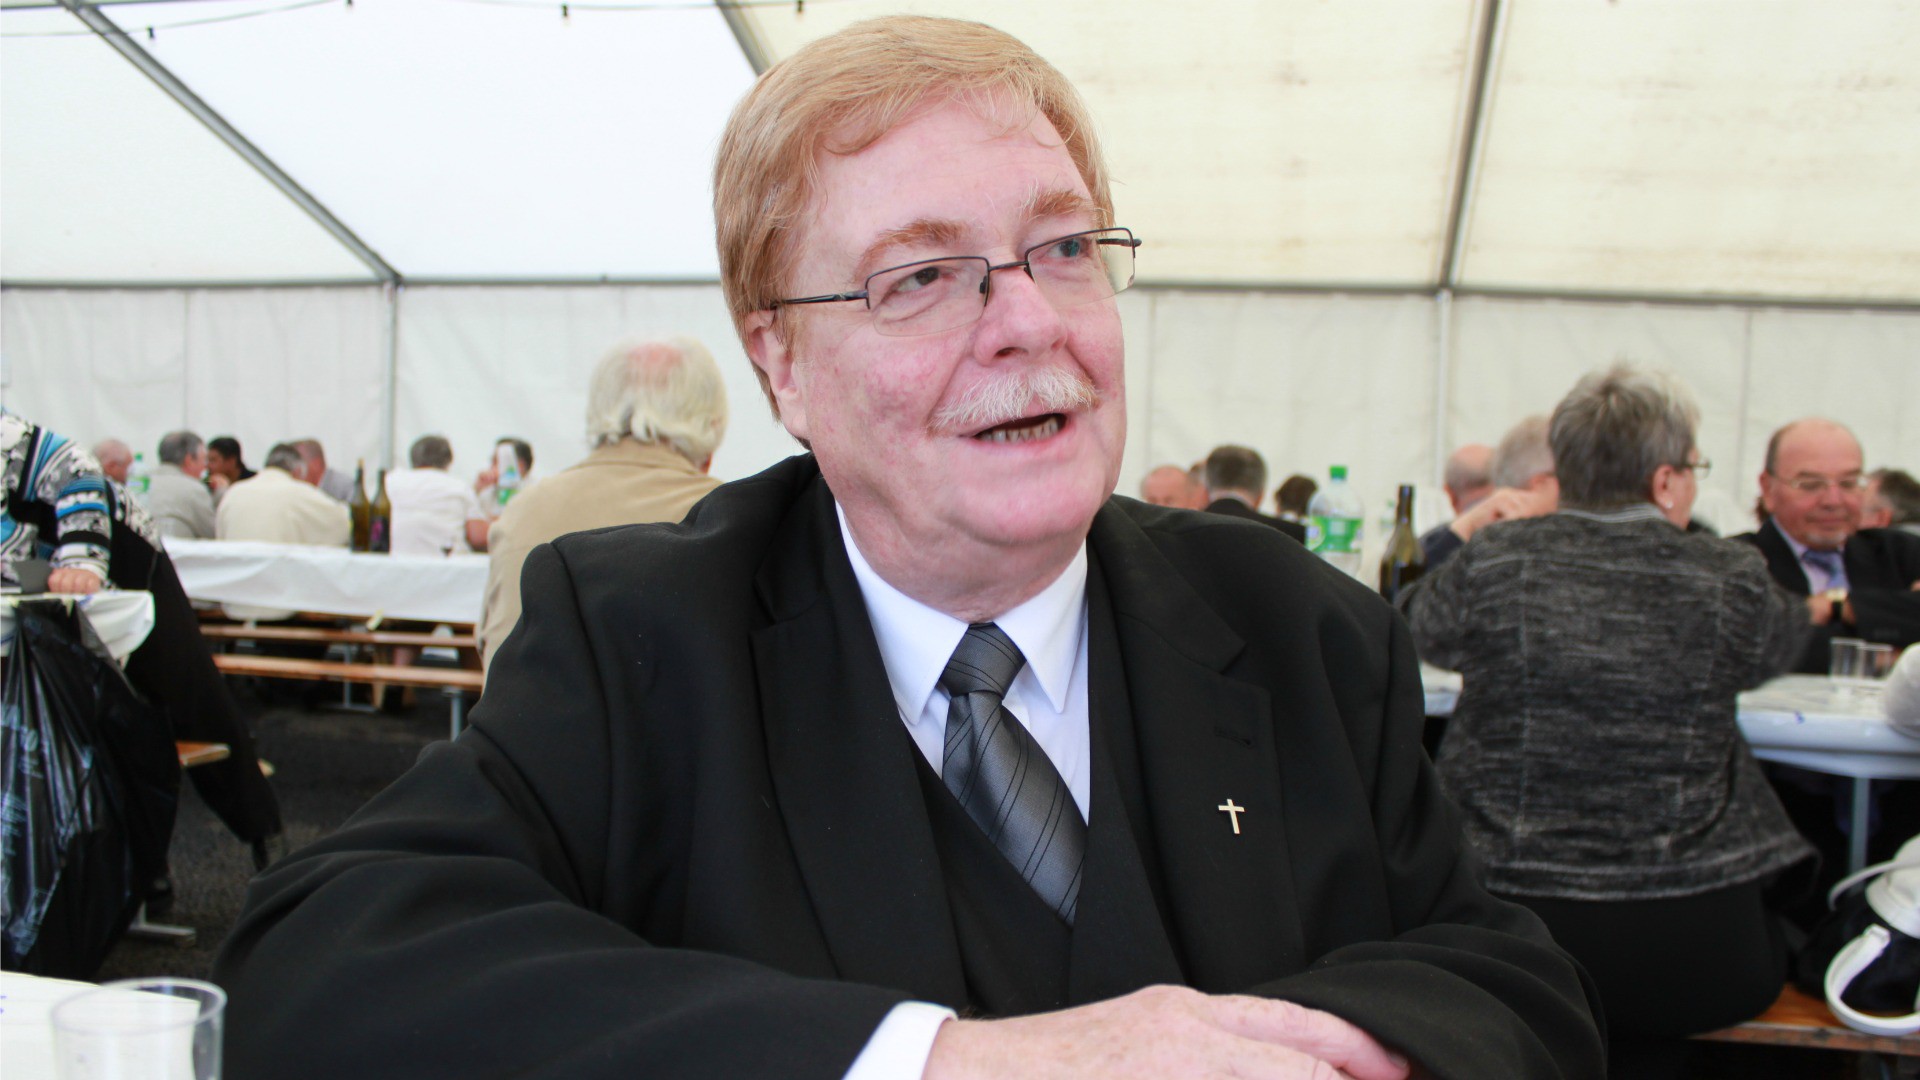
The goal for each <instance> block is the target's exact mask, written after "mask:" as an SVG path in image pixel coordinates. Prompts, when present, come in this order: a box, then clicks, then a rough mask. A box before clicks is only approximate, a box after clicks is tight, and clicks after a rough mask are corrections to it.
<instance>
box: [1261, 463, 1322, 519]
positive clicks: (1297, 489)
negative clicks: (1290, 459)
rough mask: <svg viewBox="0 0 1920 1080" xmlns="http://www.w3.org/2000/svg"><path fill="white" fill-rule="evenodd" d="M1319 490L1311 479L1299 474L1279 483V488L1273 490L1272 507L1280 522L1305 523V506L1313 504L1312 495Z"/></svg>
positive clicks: (1318, 486) (1317, 485)
mask: <svg viewBox="0 0 1920 1080" xmlns="http://www.w3.org/2000/svg"><path fill="white" fill-rule="evenodd" d="M1319 490H1320V485H1319V484H1316V483H1314V482H1313V478H1312V477H1310V476H1301V475H1300V474H1299V473H1294V474H1293V475H1292V476H1289V477H1287V478H1286V479H1285V480H1283V481H1281V483H1280V486H1279V487H1277V488H1274V489H1273V505H1274V508H1275V509H1276V510H1278V511H1279V512H1280V520H1282V521H1298V522H1304V521H1306V520H1307V506H1308V505H1309V504H1310V503H1312V502H1313V493H1314V492H1316V491H1319Z"/></svg>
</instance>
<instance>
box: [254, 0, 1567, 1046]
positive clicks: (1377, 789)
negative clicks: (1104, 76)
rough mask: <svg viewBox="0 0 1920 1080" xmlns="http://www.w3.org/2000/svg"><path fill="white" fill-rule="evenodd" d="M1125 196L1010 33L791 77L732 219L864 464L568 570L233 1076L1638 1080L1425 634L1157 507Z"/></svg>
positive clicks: (1209, 521)
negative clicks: (1124, 469)
mask: <svg viewBox="0 0 1920 1080" xmlns="http://www.w3.org/2000/svg"><path fill="white" fill-rule="evenodd" d="M1111 212H1112V203H1111V197H1110V194H1109V190H1108V185H1107V182H1106V179H1105V173H1104V166H1103V165H1102V163H1101V159H1100V155H1099V151H1098V148H1097V146H1096V145H1095V143H1094V140H1093V134H1092V126H1091V123H1090V121H1089V118H1088V117H1087V116H1086V115H1085V112H1084V108H1083V106H1081V105H1080V104H1079V101H1078V98H1077V96H1076V95H1075V94H1074V92H1073V90H1072V89H1071V87H1070V86H1069V85H1068V84H1067V83H1066V82H1065V80H1064V79H1063V78H1062V77H1061V76H1060V75H1059V73H1058V72H1056V71H1055V70H1054V69H1052V68H1051V67H1050V66H1048V65H1046V64H1045V62H1044V61H1042V60H1040V59H1039V58H1038V57H1037V56H1034V55H1033V54H1032V53H1031V52H1030V51H1028V50H1027V49H1026V48H1025V47H1024V46H1022V45H1020V44H1019V43H1018V42H1017V41H1014V40H1013V39H1011V38H1009V37H1007V36H1006V35H1004V34H1001V33H999V32H998V31H994V30H991V29H989V28H986V27H983V26H979V25H977V24H972V23H961V22H953V21H949V20H939V19H923V18H914V17H899V18H892V19H884V20H876V21H874V22H870V23H863V24H859V25H857V26H855V27H852V28H849V29H848V30H846V31H843V32H841V33H839V34H835V35H832V36H830V37H827V38H824V39H822V40H820V41H818V42H815V43H813V44H811V45H808V46H807V47H806V48H804V49H802V50H800V51H799V52H798V53H796V54H795V55H794V56H793V57H790V58H789V59H787V60H786V61H783V62H782V63H780V64H778V65H776V66H775V67H773V68H772V69H771V70H769V71H768V72H767V74H766V75H765V76H763V77H762V79H761V80H760V81H759V83H758V84H757V85H756V87H755V89H754V90H753V91H752V92H751V93H750V94H749V96H748V97H747V99H746V100H745V101H744V102H743V103H742V104H741V106H740V107H739V109H738V110H737V111H736V113H735V115H734V117H733V119H732V121H731V122H730V124H729V127H728V131H727V133H726V135H725V137H724V138H723V140H722V145H721V151H720V159H719V163H718V165H717V168H716V182H715V216H716V220H717V222H718V225H719V234H720V235H719V246H720V252H721V266H722V274H723V285H724V288H725V290H726V293H727V296H728V300H729V304H730V307H731V308H732V310H733V314H734V317H735V320H736V323H737V325H738V327H739V329H740V333H741V337H742V341H743V342H744V344H745V346H746V351H747V353H748V355H749V356H750V357H751V359H752V360H753V362H754V364H755V366H756V369H757V371H758V373H759V375H760V377H761V379H762V380H763V384H764V386H765V388H766V389H767V391H768V394H769V397H770V400H771V401H772V402H773V403H774V405H775V407H776V410H777V413H778V415H779V417H780V418H781V420H782V422H783V423H784V424H785V425H786V427H787V429H788V430H789V431H790V432H792V433H793V434H794V435H795V436H796V437H797V438H799V439H800V440H801V441H802V442H803V443H805V444H807V445H808V446H809V447H810V449H811V451H812V453H811V454H808V455H803V456H800V457H796V458H793V459H790V460H788V461H787V462H784V463H782V464H780V465H777V466H775V467H773V468H772V469H769V470H767V471H766V472H764V473H762V474H760V475H759V476H756V477H752V478H749V479H747V480H742V481H739V482H736V483H733V484H728V485H724V486H723V487H721V488H720V489H718V490H717V491H715V492H714V493H713V494H712V495H710V496H708V497H707V498H706V499H705V500H703V501H702V502H701V503H699V504H698V505H697V506H695V507H694V509H693V510H692V511H691V512H690V513H689V515H688V517H687V519H686V520H685V521H684V522H681V523H679V524H675V525H639V526H629V527H623V528H618V529H609V530H602V531H598V532H592V533H582V534H575V535H572V536H568V537H562V538H561V539H560V540H558V541H555V542H554V543H553V544H551V545H546V546H542V547H540V548H538V549H536V550H535V551H534V552H533V553H532V555H531V556H529V558H528V560H527V563H526V567H525V570H524V573H523V575H522V579H521V591H522V596H523V616H522V618H521V621H520V623H519V625H518V627H517V628H516V629H515V631H514V632H513V633H512V635H511V636H510V637H509V638H508V639H507V641H506V643H505V644H504V646H503V647H502V648H501V650H500V652H499V653H498V654H497V655H496V657H495V659H494V664H493V667H492V668H491V670H490V672H489V683H488V686H487V691H486V693H485V695H484V696H483V698H482V700H481V702H480V704H479V705H478V706H477V707H476V709H475V710H474V712H473V714H472V724H471V726H470V727H469V728H468V730H467V731H466V732H464V733H463V734H462V735H461V737H460V738H459V739H458V740H456V741H454V742H453V743H451V744H442V745H439V746H436V747H435V748H432V749H430V750H429V751H428V752H427V753H426V754H424V755H423V757H422V759H421V761H420V763H419V765H418V766H416V767H415V769H414V770H413V771H412V772H410V773H409V774H408V775H407V776H406V777H404V778H402V779H401V780H400V781H399V782H397V783H396V784H395V785H394V786H393V787H392V788H391V789H389V790H388V791H387V792H385V793H383V794H382V795H381V796H379V797H377V798H376V799H375V800H374V801H373V802H371V803H370V804H369V805H368V806H367V807H366V808H365V809H364V810H363V811H362V812H361V813H360V814H359V815H357V816H356V817H355V819H354V820H353V821H351V822H349V823H348V825H347V826H345V827H344V828H343V829H342V830H341V831H340V832H339V833H337V834H336V835H335V836H333V837H330V838H328V839H326V840H324V841H322V842H320V843H319V844H316V845H314V846H313V847H311V848H308V849H307V850H305V851H303V852H300V853H298V854H296V855H294V856H292V857H290V858H288V859H287V860H285V861H283V862H282V863H281V864H279V865H278V866H276V867H275V868H273V869H272V870H271V871H270V872H269V873H267V874H266V875H264V876H263V877H262V878H260V879H259V881H258V882H257V883H256V885H255V887H254V889H253V890H252V892H251V894H250V896H249V903H248V909H247V911H246V912H245V913H244V914H243V916H242V918H241V921H240V924H239V925H238V927H237V928H236V931H235V934H234V937H233V938H232V939H231V940H230V941H229V943H228V946H227V949H226V951H225V952H224V953H223V956H222V960H221V963H220V966H219V975H220V978H221V980H222V981H223V983H224V984H225V985H227V987H228V988H229V990H230V992H231V995H232V997H231V1005H230V1009H231V1014H230V1017H229V1020H228V1031H229V1032H230V1036H231V1037H230V1040H229V1060H230V1061H231V1062H232V1063H233V1065H232V1067H233V1069H234V1071H236V1072H237V1073H243V1074H246V1075H256V1074H258V1075H273V1076H279V1077H303V1076H340V1075H351V1076H356V1077H374V1076H420V1075H446V1076H451V1075H458V1076H485V1075H509V1074H511V1075H515V1076H553V1077H569V1078H592V1077H603V1076H604V1077H627V1076H632V1075H636V1074H644V1075H647V1076H650V1077H679V1076H686V1077H695V1076H698V1077H712V1076H728V1077H738V1076H747V1077H751V1076H778V1077H815V1076H817V1077H836V1076H843V1075H844V1076H849V1077H858V1078H862V1080H864V1078H866V1077H874V1076H896V1077H914V1076H926V1077H931V1078H934V1080H940V1078H944V1077H981V1076H1009V1077H1014V1076H1017V1077H1029V1076H1048V1077H1065V1076H1089V1077H1095V1076H1097V1077H1128V1076H1139V1077H1163V1076H1165V1077H1178V1076H1196V1075H1227V1074H1229V1073H1231V1074H1232V1075H1238V1076H1247V1077H1274V1078H1279V1077H1290V1076H1306V1075H1309V1074H1311V1075H1322V1076H1324V1075H1333V1074H1334V1070H1338V1074H1339V1075H1343V1076H1350V1077H1355V1078H1360V1080H1401V1078H1405V1077H1407V1076H1409V1075H1411V1074H1412V1072H1413V1070H1415V1069H1420V1070H1422V1071H1421V1075H1423V1076H1424V1075H1432V1076H1437V1077H1456V1078H1465V1077H1485V1076H1527V1077H1545V1076H1578V1077H1594V1076H1598V1075H1599V1074H1600V1071H1601V1061H1600V1058H1601V1050H1600V1042H1599V1038H1598V1033H1597V1030H1596V1027H1595V1022H1594V1017H1593V1015H1592V1005H1591V1001H1592V996H1591V990H1590V987H1589V985H1588V984H1587V982H1586V981H1585V980H1584V978H1583V976H1582V974H1581V973H1580V972H1579V970H1578V968H1577V967H1576V966H1574V965H1573V964H1572V963H1571V961H1569V960H1568V959H1567V958H1566V957H1565V955H1564V954H1563V953H1561V952H1560V951H1559V950H1558V949H1557V948H1556V947H1555V946H1554V945H1553V944H1552V942H1551V941H1550V940H1549V939H1548V937H1547V935H1546V934H1545V932H1544V930H1543V928H1542V927H1541V926H1540V924H1539V923H1538V921H1537V920H1535V919H1534V918H1533V917H1532V916H1531V915H1529V914H1527V913H1526V912H1525V911H1524V910H1522V909H1520V908H1517V907H1514V906H1511V905H1507V904H1504V903H1501V902H1499V901H1496V900H1494V899H1493V898H1491V897H1490V896H1488V895H1487V894H1486V893H1485V892H1484V891H1483V890H1482V889H1481V888H1480V887H1479V885H1478V884H1477V882H1476V880H1475V877H1474V873H1473V869H1472V863H1471V861H1470V859H1469V857H1468V856H1467V855H1466V853H1465V852H1464V850H1463V842H1462V839H1461V836H1460V830H1459V826H1458V824H1457V819H1456V815H1455V812H1454V811H1453V809H1452V808H1451V806H1450V805H1449V804H1448V803H1447V802H1446V800H1445V798H1444V796H1443V795H1442V794H1441V793H1440V789H1439V786H1438V784H1437V783H1436V782H1435V779H1434V776H1433V773H1432V770H1431V767H1430V766H1429V764H1428V762H1427V761H1426V758H1425V755H1424V754H1423V753H1422V751H1421V749H1420V743H1419V737H1420V732H1421V723H1422V717H1421V711H1422V709H1421V706H1422V696H1421V693H1420V689H1419V687H1420V683H1419V674H1418V669H1417V664H1416V660H1415V658H1414V654H1413V650H1412V647H1411V645H1410V643H1409V641H1408V636H1407V633H1406V630H1405V628H1404V626H1403V625H1402V624H1400V623H1398V622H1397V620H1396V619H1395V618H1394V616H1393V615H1392V613H1391V612H1390V611H1389V609H1388V608H1387V607H1386V606H1385V604H1384V603H1383V602H1381V601H1380V600H1379V598H1378V597H1376V596H1373V595H1372V594H1371V593H1370V592H1369V591H1368V590H1366V589H1365V588H1364V587H1362V586H1360V585H1358V584H1357V583H1354V582H1352V581H1350V580H1347V579H1346V578H1344V577H1342V576H1341V575H1339V574H1338V573H1336V572H1334V571H1333V570H1332V569H1331V568H1328V567H1326V566H1325V565H1324V564H1323V563H1321V562H1320V561H1319V560H1318V559H1316V558H1314V557H1313V556H1312V555H1311V554H1310V553H1308V552H1307V551H1306V550H1305V549H1304V548H1302V547H1300V546H1299V545H1297V544H1294V543H1292V542H1290V541H1287V540H1283V539H1280V538H1279V537H1278V536H1277V535H1275V533H1274V532H1273V531H1270V530H1265V529H1249V528H1245V527H1243V526H1239V525H1234V524H1232V523H1228V522H1224V521H1221V520H1219V519H1218V518H1210V517H1208V516H1207V515H1202V514H1189V513H1182V512H1175V511H1167V510H1161V509H1158V508H1151V507H1146V506H1143V505H1142V504H1140V503H1137V502H1135V501H1133V500H1131V499H1122V498H1114V497H1112V496H1111V492H1112V490H1113V486H1114V483H1115V481H1116V479H1117V477H1118V475H1119V466H1120V458H1121V452H1122V447H1123V445H1124V434H1125V418H1126V408H1125V387H1124V385H1123V382H1122V375H1123V372H1124V364H1123V358H1122V338H1121V333H1120V322H1119V311H1118V305H1117V304H1116V302H1115V300H1114V299H1113V296H1114V293H1116V292H1117V291H1119V290H1120V289H1122V288H1125V287H1126V286H1127V285H1128V284H1129V283H1130V282H1131V280H1132V268H1133V253H1134V246H1135V243H1134V241H1133V239H1132V237H1131V235H1130V234H1128V233H1126V232H1125V230H1119V229H1113V228H1110V227H1109V226H1110V224H1111ZM960 1013H964V1014H965V1015H966V1019H961V1018H960V1016H959V1015H958V1014H960ZM994 1017H999V1018H1000V1019H992V1018H994Z"/></svg>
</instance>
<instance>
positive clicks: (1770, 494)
mask: <svg viewBox="0 0 1920 1080" xmlns="http://www.w3.org/2000/svg"><path fill="white" fill-rule="evenodd" d="M1866 482H1867V478H1866V467H1865V460H1864V455H1863V454H1862V453H1861V450H1860V441H1859V440H1858V439H1856V438H1854V435H1853V432H1851V431H1849V430H1847V428H1846V427H1845V426H1844V425H1841V424H1838V423H1836V422H1834V421H1832V420H1826V419H1821V418H1818V417H1813V418H1808V419H1803V420H1796V421H1794V422H1793V423H1791V424H1788V425H1786V426H1785V427H1782V428H1781V429H1780V430H1778V431H1776V432H1774V433H1773V437H1772V438H1770V439H1768V440H1767V461H1766V467H1765V468H1764V469H1763V470H1762V471H1761V473H1760V502H1761V506H1762V507H1763V508H1764V509H1765V510H1766V513H1767V520H1766V521H1765V522H1764V523H1763V524H1762V525H1761V526H1760V528H1759V529H1757V530H1755V531H1754V532H1750V533H1745V534H1742V535H1741V536H1740V537H1738V539H1741V540H1745V541H1747V542H1748V543H1750V544H1752V545H1754V546H1755V547H1757V548H1759V549H1760V551H1761V553H1762V554H1763V555H1765V556H1766V559H1767V568H1768V569H1769V570H1770V571H1772V573H1773V579H1774V580H1775V581H1778V582H1779V583H1780V584H1781V585H1782V586H1783V587H1785V588H1786V589H1788V590H1789V591H1791V592H1795V593H1798V594H1800V595H1801V596H1806V597H1808V598H1809V606H1810V607H1811V609H1812V611H1813V619H1814V626H1815V630H1814V636H1813V638H1812V640H1811V641H1809V642H1808V644H1807V651H1806V654H1805V655H1804V656H1802V657H1801V659H1800V666H1799V670H1801V671H1804V672H1810V673H1813V674H1825V673H1826V671H1827V654H1828V651H1829V648H1830V646H1831V643H1832V641H1833V639H1834V638H1836V637H1856V638H1865V639H1867V640H1868V641H1879V642H1884V643H1886V644H1889V645H1892V646H1893V647H1894V648H1895V649H1896V650H1898V649H1903V648H1906V647H1907V646H1909V645H1912V644H1913V643H1914V642H1916V641H1920V591H1916V589H1920V537H1917V536H1913V535H1911V534H1908V533H1903V532H1901V531H1900V530H1897V529H1862V528H1861V527H1860V514H1861V507H1862V504H1863V500H1864V495H1865V492H1866Z"/></svg>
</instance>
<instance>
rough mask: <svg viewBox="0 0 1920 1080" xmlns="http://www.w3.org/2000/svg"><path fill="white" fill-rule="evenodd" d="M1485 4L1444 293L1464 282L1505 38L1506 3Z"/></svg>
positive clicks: (1443, 252) (1490, 0)
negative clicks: (1462, 268)
mask: <svg viewBox="0 0 1920 1080" xmlns="http://www.w3.org/2000/svg"><path fill="white" fill-rule="evenodd" d="M1485 3H1486V5H1487V6H1486V9H1485V16H1484V18H1483V19H1482V20H1481V23H1480V33H1479V36H1478V39H1477V40H1476V41H1475V43H1474V46H1475V48H1474V58H1473V62H1474V73H1473V84H1472V89H1471V90H1470V91H1469V92H1468V97H1467V115H1466V122H1465V125H1464V127H1465V133H1464V135H1463V136H1462V137H1461V140H1460V155H1459V157H1458V159H1456V160H1455V162H1454V169H1453V177H1452V192H1453V197H1452V198H1451V199H1449V200H1448V207H1447V226H1446V233H1445V236H1444V238H1443V243H1442V246H1441V249H1440V258H1441V264H1440V278H1439V281H1438V282H1436V287H1437V288H1440V289H1450V288H1453V287H1454V286H1455V284H1456V283H1457V282H1458V281H1459V280H1460V263H1461V261H1462V259H1464V258H1465V256H1466V235H1467V221H1468V220H1469V219H1470V218H1471V217H1472V216H1473V200H1474V199H1475V198H1476V197H1477V196H1478V194H1479V178H1480V157H1481V154H1482V153H1483V152H1484V149H1485V146H1486V139H1485V136H1486V125H1487V111H1488V101H1489V99H1490V98H1491V97H1492V96H1493V95H1492V90H1493V85H1492V83H1493V72H1494V67H1495V66H1496V65H1497V64H1498V63H1499V50H1500V44H1501V41H1502V39H1503V38H1504V37H1505V16H1506V5H1505V4H1504V3H1503V2H1502V0H1485Z"/></svg>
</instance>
